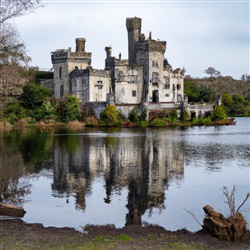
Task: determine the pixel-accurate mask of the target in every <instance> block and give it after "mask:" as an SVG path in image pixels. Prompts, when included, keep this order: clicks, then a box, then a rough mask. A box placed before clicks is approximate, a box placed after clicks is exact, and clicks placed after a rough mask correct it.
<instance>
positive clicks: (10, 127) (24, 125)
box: [0, 117, 236, 133]
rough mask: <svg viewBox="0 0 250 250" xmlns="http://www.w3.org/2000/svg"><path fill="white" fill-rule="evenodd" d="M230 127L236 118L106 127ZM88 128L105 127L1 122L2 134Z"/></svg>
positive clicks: (41, 122)
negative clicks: (35, 130) (193, 122)
mask: <svg viewBox="0 0 250 250" xmlns="http://www.w3.org/2000/svg"><path fill="white" fill-rule="evenodd" d="M230 125H236V121H235V118H234V117H231V118H228V119H226V120H221V121H216V122H213V123H211V124H200V123H198V122H197V123H196V124H192V123H191V122H186V123H176V124H166V125H164V126H162V125H161V126H157V125H156V126H152V125H148V126H140V125H138V124H136V123H132V122H124V123H122V124H121V125H120V126H106V127H116V128H134V127H137V128H138V127H141V128H145V127H150V128H153V127H166V128H176V127H179V128H186V127H203V126H204V127H208V126H230ZM88 127H96V128H103V127H104V126H100V125H89V124H87V123H86V122H82V121H71V122H68V123H61V122H56V121H54V120H50V121H46V122H45V121H39V122H35V123H29V120H26V119H21V120H19V121H18V122H16V123H15V124H14V125H13V124H10V123H9V122H2V121H0V133H1V132H9V131H13V130H22V129H25V128H37V129H41V130H42V129H48V128H51V129H53V128H68V129H72V130H77V129H82V128H88Z"/></svg>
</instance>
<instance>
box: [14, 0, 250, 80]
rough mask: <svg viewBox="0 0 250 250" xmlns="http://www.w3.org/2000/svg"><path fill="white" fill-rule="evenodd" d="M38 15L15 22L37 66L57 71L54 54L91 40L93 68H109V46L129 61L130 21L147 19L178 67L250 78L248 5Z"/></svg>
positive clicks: (178, 4) (50, 5)
mask: <svg viewBox="0 0 250 250" xmlns="http://www.w3.org/2000/svg"><path fill="white" fill-rule="evenodd" d="M44 3H45V6H44V7H43V8H39V9H37V10H36V11H35V12H34V13H31V14H28V15H25V16H22V17H19V18H16V19H15V20H14V22H15V24H16V25H17V28H18V30H19V34H20V37H21V40H23V41H24V42H25V44H26V46H27V50H28V55H29V56H31V58H32V62H31V65H32V66H38V67H39V68H46V69H50V68H52V63H51V58H50V52H51V51H55V50H57V49H67V48H68V47H71V48H72V51H75V38H77V37H83V38H85V39H86V47H85V50H86V52H91V53H92V66H93V68H96V69H103V68H104V60H105V57H106V53H105V50H104V48H105V46H111V47H112V56H116V57H118V54H119V53H120V52H121V54H122V59H125V58H128V39H127V29H126V25H125V23H126V18H127V17H134V16H137V17H140V18H142V33H144V34H145V36H146V38H148V35H149V32H150V31H151V32H152V38H153V39H155V40H157V39H159V40H161V41H166V42H167V50H166V53H165V58H167V59H168V61H169V63H170V64H171V65H172V66H173V68H183V67H184V68H186V70H187V72H186V74H188V75H191V76H192V77H205V76H206V74H204V70H205V69H207V68H208V67H210V66H211V67H214V68H215V69H216V70H219V71H220V72H221V74H222V75H223V76H229V75H230V76H232V77H234V78H235V79H240V78H241V76H242V74H246V73H247V74H249V58H250V54H249V11H250V8H249V1H248V0H243V1H241V0H236V1H219V0H210V1H205V0H198V1H197V0H196V1H185V0H182V1H164V0H162V1H119V0H117V1H94V0H93V1H84V0H82V1H81V0H78V1H74V0H71V1H70V0H68V1H66V0H64V1H59V0H58V1H56V0H55V1H52V0H51V1H44Z"/></svg>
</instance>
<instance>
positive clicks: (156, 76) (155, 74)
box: [152, 72, 160, 86]
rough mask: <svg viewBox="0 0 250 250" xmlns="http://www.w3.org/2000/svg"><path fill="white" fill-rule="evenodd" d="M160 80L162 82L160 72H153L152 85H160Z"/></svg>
mask: <svg viewBox="0 0 250 250" xmlns="http://www.w3.org/2000/svg"><path fill="white" fill-rule="evenodd" d="M159 82H160V79H159V73H158V72H153V74H152V85H154V86H158V84H159Z"/></svg>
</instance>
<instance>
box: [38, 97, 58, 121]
mask: <svg viewBox="0 0 250 250" xmlns="http://www.w3.org/2000/svg"><path fill="white" fill-rule="evenodd" d="M34 118H35V119H36V120H37V121H39V120H42V119H43V120H50V119H54V118H55V108H54V107H52V105H51V103H50V101H43V103H42V106H41V107H39V108H36V109H35V110H34Z"/></svg>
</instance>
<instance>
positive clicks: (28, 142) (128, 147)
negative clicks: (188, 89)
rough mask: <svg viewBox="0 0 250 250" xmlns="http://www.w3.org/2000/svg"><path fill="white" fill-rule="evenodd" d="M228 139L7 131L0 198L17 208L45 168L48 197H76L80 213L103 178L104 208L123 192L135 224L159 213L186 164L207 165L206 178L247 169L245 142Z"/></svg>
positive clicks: (210, 132) (179, 133)
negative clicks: (229, 169)
mask: <svg viewBox="0 0 250 250" xmlns="http://www.w3.org/2000/svg"><path fill="white" fill-rule="evenodd" d="M246 133H248V132H243V134H244V135H246ZM227 134H229V135H230V136H231V135H233V134H234V135H235V132H230V131H224V130H223V129H222V128H221V129H217V128H216V129H214V128H203V130H200V128H195V129H193V128H190V129H185V130H180V129H166V128H164V129H160V128H157V129H156V128H145V129H102V130H99V129H91V128H88V129H87V128H86V129H84V130H82V131H79V132H77V133H76V132H71V131H68V130H57V131H53V132H51V131H46V132H41V131H36V130H27V131H25V132H23V133H18V132H11V133H8V134H4V135H1V137H0V138H1V141H0V145H1V148H0V153H1V154H0V163H1V166H0V178H1V185H0V195H1V196H2V197H3V198H4V200H5V201H10V202H13V203H15V204H17V203H18V204H19V205H20V204H21V203H24V202H27V201H26V200H25V199H26V197H28V195H29V194H30V192H31V191H30V189H31V183H32V182H31V181H30V180H31V179H32V178H34V176H39V175H43V176H44V175H45V173H46V171H44V170H49V171H47V173H48V178H51V180H52V181H51V190H52V196H53V197H54V198H60V199H65V203H69V202H70V199H71V198H72V197H74V200H75V201H74V204H75V205H74V209H76V210H78V211H82V212H83V213H84V212H85V211H86V210H87V209H88V205H89V204H88V203H87V198H88V197H90V196H91V195H92V193H93V192H94V191H95V190H93V187H94V186H95V185H94V183H95V182H96V181H97V179H98V178H100V177H101V178H103V180H104V187H103V188H104V189H105V194H104V196H103V197H101V199H102V204H103V206H104V205H112V203H113V199H114V197H115V194H119V193H121V192H122V190H124V189H126V190H127V191H128V192H127V197H126V202H125V203H126V208H127V212H126V215H125V218H124V221H125V222H124V224H125V225H130V224H138V225H141V224H143V221H142V217H143V215H144V214H145V213H146V212H148V214H149V216H151V215H152V214H153V210H154V209H158V211H159V213H161V212H162V211H163V210H165V208H166V199H167V197H166V194H167V192H166V190H168V189H169V187H170V186H171V185H173V183H176V184H177V185H180V186H181V185H182V182H183V181H184V166H185V168H186V167H188V166H191V167H197V168H201V167H202V168H204V166H205V169H206V170H207V171H209V172H221V171H223V168H224V167H225V165H227V164H231V165H234V166H235V165H236V166H240V167H247V168H248V167H249V161H250V154H249V144H246V143H238V142H237V140H236V139H237V138H236V137H234V142H233V143H232V142H230V143H227V140H225V138H224V136H225V135H227ZM247 136H249V134H247ZM221 138H223V139H221ZM229 141H230V140H229ZM50 173H53V177H51V176H50ZM196 178H197V177H196ZM222 185H223V186H225V185H226V184H225V183H223V184H222ZM100 210H101V208H100ZM103 216H105V214H104V215H103Z"/></svg>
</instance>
